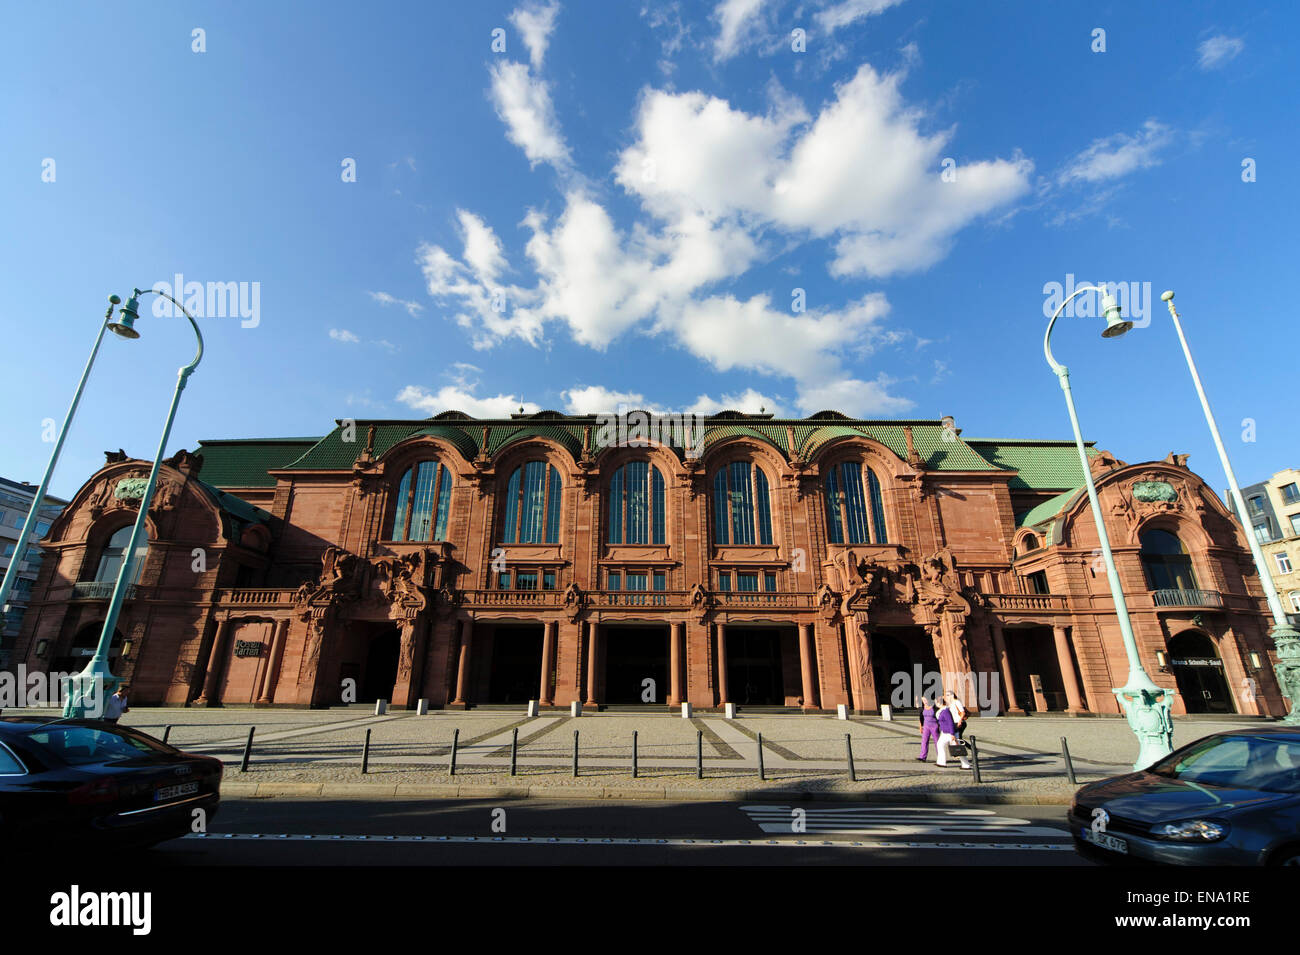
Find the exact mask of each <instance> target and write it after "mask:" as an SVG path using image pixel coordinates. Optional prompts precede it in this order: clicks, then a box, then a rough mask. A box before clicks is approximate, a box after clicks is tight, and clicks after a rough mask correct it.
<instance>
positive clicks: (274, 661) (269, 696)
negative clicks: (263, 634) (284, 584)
mask: <svg viewBox="0 0 1300 955" xmlns="http://www.w3.org/2000/svg"><path fill="white" fill-rule="evenodd" d="M288 637H289V621H288V620H287V619H286V620H281V621H280V624H279V626H277V627H276V628H275V636H274V638H272V640H271V658H270V660H269V661H268V663H267V665H266V673H265V675H264V676H263V679H262V692H261V693H259V694H258V695H257V702H259V703H274V702H275V685H276V683H278V682H279V681H280V661H281V660H282V659H283V658H284V644H285V641H286V640H287V639H288Z"/></svg>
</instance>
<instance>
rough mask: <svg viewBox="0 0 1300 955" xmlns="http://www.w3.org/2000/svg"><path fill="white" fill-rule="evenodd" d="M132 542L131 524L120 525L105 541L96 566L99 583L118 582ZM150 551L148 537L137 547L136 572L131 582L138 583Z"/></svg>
mask: <svg viewBox="0 0 1300 955" xmlns="http://www.w3.org/2000/svg"><path fill="white" fill-rule="evenodd" d="M130 543H131V525H130V524H127V525H126V526H125V527H119V528H118V529H117V530H116V531H114V532H113V536H112V537H110V538H109V539H108V540H107V541H105V542H104V546H103V548H102V549H101V550H100V552H99V564H98V566H97V567H96V568H95V580H96V581H97V582H99V583H104V584H112V583H116V582H117V575H118V574H120V573H121V572H122V561H123V560H124V559H125V558H126V548H127V546H128V545H129V544H130ZM148 553H149V540H148V538H146V539H145V540H144V541H143V542H142V543H140V544H139V545H138V546H137V547H136V549H135V573H134V574H132V575H131V576H132V579H131V580H130V581H129V582H130V583H133V584H134V583H138V582H139V580H140V571H141V570H142V569H143V568H144V559H145V557H146V556H147V555H148Z"/></svg>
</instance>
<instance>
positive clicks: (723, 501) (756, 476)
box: [713, 461, 772, 544]
mask: <svg viewBox="0 0 1300 955" xmlns="http://www.w3.org/2000/svg"><path fill="white" fill-rule="evenodd" d="M713 539H714V543H715V544H756V543H757V544H771V543H772V506H771V500H770V498H769V495H768V489H767V475H765V474H764V473H763V469H762V468H759V467H754V466H753V465H751V464H750V463H749V462H748V461H732V462H731V463H730V464H728V465H726V466H725V467H721V468H719V469H718V473H717V474H715V475H714V476H713Z"/></svg>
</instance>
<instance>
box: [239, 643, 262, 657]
mask: <svg viewBox="0 0 1300 955" xmlns="http://www.w3.org/2000/svg"><path fill="white" fill-rule="evenodd" d="M261 655H262V644H261V643H260V642H259V641H257V640H236V641H235V656H237V657H260V656H261Z"/></svg>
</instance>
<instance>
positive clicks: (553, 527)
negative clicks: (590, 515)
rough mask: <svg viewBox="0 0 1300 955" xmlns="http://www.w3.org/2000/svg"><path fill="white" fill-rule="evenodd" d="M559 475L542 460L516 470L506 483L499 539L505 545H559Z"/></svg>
mask: <svg viewBox="0 0 1300 955" xmlns="http://www.w3.org/2000/svg"><path fill="white" fill-rule="evenodd" d="M562 490H563V485H562V484H561V483H560V472H559V471H558V470H556V468H555V466H554V465H552V464H547V463H546V462H545V461H529V462H527V463H526V464H521V465H520V466H519V467H517V468H515V469H514V471H513V472H512V473H511V475H510V480H509V482H508V483H507V484H506V501H505V513H504V515H503V516H502V521H501V540H502V542H503V543H506V544H514V543H519V544H558V543H559V542H560V492H561V491H562Z"/></svg>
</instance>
